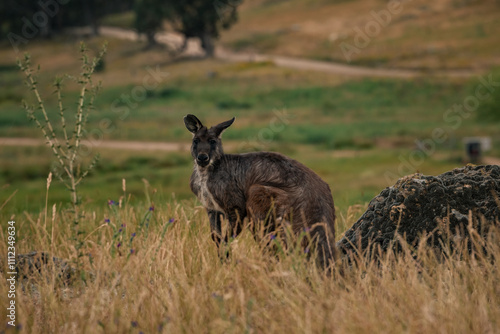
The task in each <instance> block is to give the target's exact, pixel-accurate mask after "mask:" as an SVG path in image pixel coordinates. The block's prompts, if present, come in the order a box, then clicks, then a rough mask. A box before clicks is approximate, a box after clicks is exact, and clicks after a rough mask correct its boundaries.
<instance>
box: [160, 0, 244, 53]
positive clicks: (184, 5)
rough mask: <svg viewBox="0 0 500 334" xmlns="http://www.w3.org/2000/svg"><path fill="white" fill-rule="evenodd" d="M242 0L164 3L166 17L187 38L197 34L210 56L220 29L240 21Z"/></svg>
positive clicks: (173, 1) (197, 0)
mask: <svg viewBox="0 0 500 334" xmlns="http://www.w3.org/2000/svg"><path fill="white" fill-rule="evenodd" d="M241 2H242V0H183V1H175V0H170V1H167V2H166V3H165V13H164V14H165V18H166V19H167V20H168V21H169V22H170V23H171V24H172V26H173V28H174V30H175V31H177V32H179V33H181V34H183V35H184V37H185V38H186V39H187V38H190V37H197V38H199V39H200V41H201V46H202V48H203V49H204V50H205V52H206V55H207V56H208V57H212V56H213V54H214V45H213V39H214V38H219V35H220V30H221V29H229V28H230V27H231V26H232V25H233V24H234V23H236V21H237V20H238V13H237V11H236V9H237V7H238V5H239V4H241Z"/></svg>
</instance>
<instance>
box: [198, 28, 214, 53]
mask: <svg viewBox="0 0 500 334" xmlns="http://www.w3.org/2000/svg"><path fill="white" fill-rule="evenodd" d="M200 39H201V47H202V48H203V50H205V56H206V57H208V58H212V57H213V56H214V52H215V47H214V43H213V39H212V36H211V35H210V34H209V33H207V32H204V33H203V34H202V35H201V37H200Z"/></svg>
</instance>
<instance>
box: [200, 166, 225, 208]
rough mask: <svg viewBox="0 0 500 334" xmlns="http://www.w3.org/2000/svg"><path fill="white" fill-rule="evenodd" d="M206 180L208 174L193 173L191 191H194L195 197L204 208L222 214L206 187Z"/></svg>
mask: <svg viewBox="0 0 500 334" xmlns="http://www.w3.org/2000/svg"><path fill="white" fill-rule="evenodd" d="M208 178H209V175H208V173H200V172H198V171H195V173H194V175H193V188H194V189H193V190H195V193H196V196H197V197H198V199H199V200H200V202H201V204H203V206H204V207H205V208H207V209H208V210H215V211H219V212H222V213H224V210H223V209H222V208H221V207H220V205H219V204H218V203H217V202H216V201H215V199H214V196H213V194H212V193H211V192H210V188H209V187H208Z"/></svg>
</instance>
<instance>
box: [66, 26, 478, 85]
mask: <svg viewBox="0 0 500 334" xmlns="http://www.w3.org/2000/svg"><path fill="white" fill-rule="evenodd" d="M100 31H101V34H102V35H103V36H109V37H114V38H119V39H126V40H131V41H137V40H145V39H144V36H138V35H137V33H136V32H134V31H133V30H128V29H122V28H115V27H101V28H100ZM72 32H73V33H77V34H84V33H86V32H87V30H86V29H85V28H83V29H74V30H72ZM156 37H157V41H158V42H159V43H161V44H164V45H167V46H169V47H171V48H174V49H178V48H179V47H180V46H181V45H182V42H183V37H182V36H181V35H180V34H176V33H167V32H160V33H158V34H157V36H156ZM182 55H183V56H188V57H200V56H203V55H204V52H203V50H202V48H201V46H200V42H199V41H198V40H195V39H190V40H188V43H187V47H186V50H185V51H184V52H183V54H182ZM215 57H216V58H218V59H222V60H225V61H230V62H261V61H271V62H273V63H274V64H275V65H276V66H280V67H286V68H293V69H298V70H309V71H318V72H323V73H330V74H337V75H346V76H357V77H363V76H364V77H392V78H413V77H419V76H429V75H432V76H447V77H470V76H472V75H474V74H477V73H476V72H475V71H472V70H446V71H433V72H425V71H418V70H410V69H408V70H406V69H388V68H369V67H361V66H353V65H346V64H342V63H334V62H326V61H317V60H310V59H301V58H292V57H283V56H274V55H265V54H249V53H235V52H231V51H229V50H226V49H224V48H222V47H220V46H219V47H217V48H216V50H215Z"/></svg>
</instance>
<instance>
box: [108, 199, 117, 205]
mask: <svg viewBox="0 0 500 334" xmlns="http://www.w3.org/2000/svg"><path fill="white" fill-rule="evenodd" d="M108 205H116V202H115V201H113V200H112V199H110V200H109V201H108Z"/></svg>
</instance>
